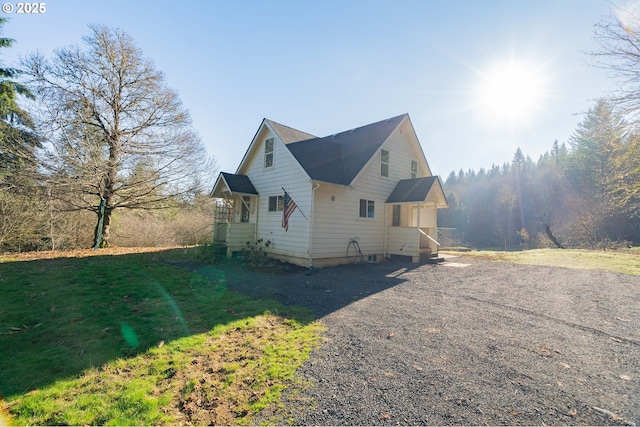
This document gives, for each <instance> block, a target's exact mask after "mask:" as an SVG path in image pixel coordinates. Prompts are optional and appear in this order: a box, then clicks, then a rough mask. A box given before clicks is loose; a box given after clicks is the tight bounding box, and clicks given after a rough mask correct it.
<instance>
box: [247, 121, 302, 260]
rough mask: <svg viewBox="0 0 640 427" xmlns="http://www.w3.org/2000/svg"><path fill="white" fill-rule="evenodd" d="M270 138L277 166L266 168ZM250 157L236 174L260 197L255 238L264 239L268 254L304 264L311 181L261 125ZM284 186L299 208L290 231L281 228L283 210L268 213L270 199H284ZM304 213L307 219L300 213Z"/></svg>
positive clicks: (291, 222)
mask: <svg viewBox="0 0 640 427" xmlns="http://www.w3.org/2000/svg"><path fill="white" fill-rule="evenodd" d="M268 138H274V163H273V166H272V167H270V168H265V167H264V147H265V141H266V140H267V139H268ZM254 143H255V146H254V149H253V151H252V153H251V157H249V158H247V159H245V161H244V163H243V164H242V165H241V167H240V169H239V170H238V172H237V173H239V174H245V175H247V176H249V177H250V178H251V182H252V183H253V185H254V187H255V188H256V190H257V192H258V194H259V201H258V215H257V231H256V236H257V237H256V239H263V243H262V244H263V245H265V242H266V241H270V244H269V247H268V248H265V249H266V251H267V252H268V253H269V254H272V255H276V256H280V258H283V259H288V257H292V259H291V260H290V261H292V262H295V263H298V264H303V263H304V260H305V259H308V257H309V235H310V226H311V224H310V222H309V221H310V219H311V218H310V213H311V182H310V180H309V177H308V176H307V175H306V173H305V172H304V170H303V169H302V167H301V166H300V165H299V163H298V162H297V161H296V160H295V158H294V157H293V155H292V154H291V152H290V151H289V149H288V148H287V147H286V146H285V144H284V143H283V142H282V141H281V140H280V139H279V138H278V136H277V135H275V134H274V133H272V132H271V131H270V129H269V128H268V127H267V126H262V128H261V129H260V131H259V132H258V134H257V135H256V139H255V142H254ZM282 187H284V188H285V189H286V190H287V192H288V193H289V195H290V196H291V198H292V199H293V200H294V201H295V203H296V204H297V205H298V207H299V210H296V211H295V212H294V213H293V215H292V216H291V218H290V219H289V231H288V232H287V231H285V229H284V228H282V211H277V212H269V196H283V195H284V192H283V191H282ZM300 211H302V212H303V213H304V214H305V215H306V216H307V219H305V218H304V216H303V215H302V214H301V213H300Z"/></svg>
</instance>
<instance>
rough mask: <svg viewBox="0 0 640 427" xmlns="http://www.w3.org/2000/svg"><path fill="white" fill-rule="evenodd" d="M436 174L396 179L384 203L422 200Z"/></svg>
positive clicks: (433, 181)
mask: <svg viewBox="0 0 640 427" xmlns="http://www.w3.org/2000/svg"><path fill="white" fill-rule="evenodd" d="M437 179H438V177H437V176H427V177H424V178H412V179H402V180H400V181H398V184H397V185H396V188H394V189H393V191H392V192H391V195H390V196H389V198H388V199H387V201H386V203H408V202H424V201H425V199H426V198H427V195H428V194H429V191H431V187H433V184H434V183H435V182H436V180H437Z"/></svg>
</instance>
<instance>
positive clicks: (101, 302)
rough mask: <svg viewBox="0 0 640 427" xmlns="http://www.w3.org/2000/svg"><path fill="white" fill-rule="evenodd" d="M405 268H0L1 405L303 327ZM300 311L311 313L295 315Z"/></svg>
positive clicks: (154, 258) (178, 260)
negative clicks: (205, 341)
mask: <svg viewBox="0 0 640 427" xmlns="http://www.w3.org/2000/svg"><path fill="white" fill-rule="evenodd" d="M408 268H410V265H409V264H407V265H405V264H397V263H385V264H379V265H350V266H344V267H336V268H327V269H322V270H319V271H318V272H317V274H314V275H312V276H308V275H306V274H305V273H306V270H305V269H301V268H295V267H289V268H287V269H275V270H273V269H271V270H269V269H262V270H260V271H256V270H252V269H248V268H247V267H246V265H244V264H243V263H242V262H241V261H238V260H227V261H223V262H221V263H220V264H219V265H218V266H211V265H209V266H198V265H196V264H195V263H194V262H193V259H192V258H189V257H188V256H187V255H185V254H184V253H183V251H181V250H172V251H162V252H152V253H141V254H126V255H107V256H99V255H98V256H91V257H84V258H55V259H47V260H35V261H18V262H5V263H2V264H0V273H1V274H0V295H2V303H1V305H0V360H1V361H2V362H0V364H1V366H0V397H2V396H4V397H10V396H12V395H16V394H24V393H27V392H29V391H32V390H35V389H40V388H43V387H45V386H46V385H48V384H51V383H53V382H55V381H57V380H59V379H62V378H69V377H73V376H76V375H78V374H80V373H82V372H83V371H84V370H86V369H88V368H91V367H98V366H101V365H103V364H105V363H107V362H109V361H111V360H114V359H118V358H122V357H129V356H134V355H136V354H139V353H142V352H145V351H146V350H148V349H150V348H152V347H155V346H158V345H159V344H161V343H162V342H169V341H171V340H175V339H178V338H181V337H185V336H189V335H194V334H199V333H202V332H206V331H209V330H211V329H212V328H214V327H215V326H217V325H224V324H227V323H230V322H233V321H237V320H239V319H242V318H245V317H253V316H257V315H260V314H263V313H264V312H266V311H269V312H272V313H274V314H279V315H281V316H285V317H288V318H290V319H295V320H297V321H298V322H300V323H308V322H311V321H313V320H315V318H316V317H314V315H315V316H318V317H322V316H324V315H326V314H328V313H330V312H332V311H335V310H338V309H339V308H341V307H343V306H345V305H348V304H350V303H352V302H354V301H356V300H358V299H361V298H365V297H367V296H369V295H372V294H375V293H377V292H380V291H382V290H384V289H387V288H389V287H392V286H395V285H397V284H399V283H401V282H402V281H403V280H402V279H399V278H398V277H397V276H398V275H399V274H401V273H402V272H404V271H406V269H408ZM300 306H301V307H306V308H308V309H309V310H311V311H312V312H313V314H312V313H310V312H309V311H308V310H304V309H300V308H299V307H300Z"/></svg>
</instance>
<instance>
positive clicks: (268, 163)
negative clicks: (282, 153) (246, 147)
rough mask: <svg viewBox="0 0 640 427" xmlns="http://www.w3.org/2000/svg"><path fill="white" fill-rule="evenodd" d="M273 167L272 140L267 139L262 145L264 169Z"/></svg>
mask: <svg viewBox="0 0 640 427" xmlns="http://www.w3.org/2000/svg"><path fill="white" fill-rule="evenodd" d="M272 166H273V138H269V139H267V140H266V141H265V143H264V167H265V168H270V167H272Z"/></svg>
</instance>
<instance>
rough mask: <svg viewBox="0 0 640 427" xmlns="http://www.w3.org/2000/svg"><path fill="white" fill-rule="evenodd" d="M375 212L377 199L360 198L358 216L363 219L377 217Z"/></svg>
mask: <svg viewBox="0 0 640 427" xmlns="http://www.w3.org/2000/svg"><path fill="white" fill-rule="evenodd" d="M363 214H364V215H363ZM375 214H376V201H375V200H369V199H360V202H359V203H358V217H359V218H362V219H375Z"/></svg>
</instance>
